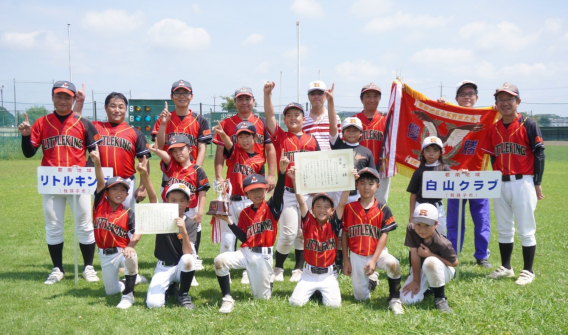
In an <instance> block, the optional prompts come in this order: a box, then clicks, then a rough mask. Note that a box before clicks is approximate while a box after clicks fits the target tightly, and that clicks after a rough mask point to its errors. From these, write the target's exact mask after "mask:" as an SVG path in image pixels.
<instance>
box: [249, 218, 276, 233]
mask: <svg viewBox="0 0 568 335" xmlns="http://www.w3.org/2000/svg"><path fill="white" fill-rule="evenodd" d="M267 230H268V231H274V229H273V226H272V220H271V219H266V220H264V221H261V222H255V223H253V224H252V225H250V226H249V227H247V237H251V236H253V235H257V234H262V233H263V232H265V231H267Z"/></svg>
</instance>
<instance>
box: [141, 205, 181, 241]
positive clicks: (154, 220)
mask: <svg viewBox="0 0 568 335" xmlns="http://www.w3.org/2000/svg"><path fill="white" fill-rule="evenodd" d="M134 214H135V229H134V230H135V233H136V234H168V233H177V232H179V228H178V226H177V225H176V222H175V221H174V220H175V218H177V217H179V206H178V204H161V203H160V204H156V203H154V204H136V205H135V206H134Z"/></svg>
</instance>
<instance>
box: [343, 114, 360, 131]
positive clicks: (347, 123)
mask: <svg viewBox="0 0 568 335" xmlns="http://www.w3.org/2000/svg"><path fill="white" fill-rule="evenodd" d="M347 127H355V128H357V129H359V130H360V131H363V124H362V123H361V120H359V118H357V117H348V118H346V119H345V120H343V123H342V124H341V130H342V131H343V130H345V128H347Z"/></svg>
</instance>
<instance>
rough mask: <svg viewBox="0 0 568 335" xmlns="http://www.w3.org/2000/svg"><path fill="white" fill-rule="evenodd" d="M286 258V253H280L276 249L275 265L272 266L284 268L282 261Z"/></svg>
mask: <svg viewBox="0 0 568 335" xmlns="http://www.w3.org/2000/svg"><path fill="white" fill-rule="evenodd" d="M286 258H288V254H281V253H279V252H278V251H276V265H274V267H276V268H281V269H284V261H285V260H286Z"/></svg>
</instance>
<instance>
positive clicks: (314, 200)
mask: <svg viewBox="0 0 568 335" xmlns="http://www.w3.org/2000/svg"><path fill="white" fill-rule="evenodd" d="M319 198H326V199H328V200H329V201H331V207H335V204H334V203H333V199H332V198H331V197H330V196H329V195H327V193H324V192H321V193H318V194H316V195H314V197H313V198H312V207H314V204H315V203H316V200H318V199H319Z"/></svg>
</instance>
